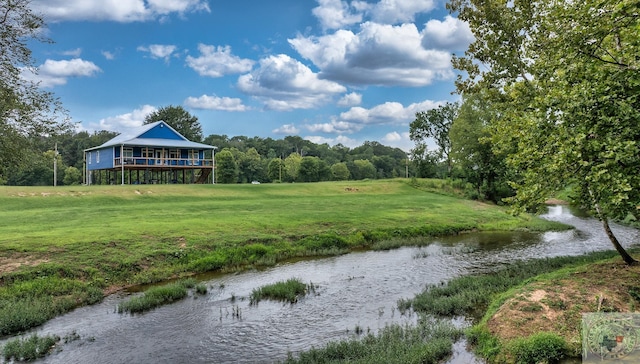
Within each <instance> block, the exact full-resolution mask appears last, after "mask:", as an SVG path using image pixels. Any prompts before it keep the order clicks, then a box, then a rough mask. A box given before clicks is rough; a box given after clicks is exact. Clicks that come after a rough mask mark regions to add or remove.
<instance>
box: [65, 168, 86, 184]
mask: <svg viewBox="0 0 640 364" xmlns="http://www.w3.org/2000/svg"><path fill="white" fill-rule="evenodd" d="M80 182H82V173H81V172H80V170H79V169H78V168H76V167H74V166H70V167H67V168H66V169H65V170H64V177H63V178H62V183H64V184H65V185H66V186H71V185H79V184H80Z"/></svg>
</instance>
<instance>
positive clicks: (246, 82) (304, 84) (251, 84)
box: [238, 54, 346, 111]
mask: <svg viewBox="0 0 640 364" xmlns="http://www.w3.org/2000/svg"><path fill="white" fill-rule="evenodd" d="M238 88H239V89H240V90H241V91H242V92H244V93H246V94H248V95H251V96H254V97H256V98H257V99H259V100H260V101H262V102H263V103H264V104H265V106H266V108H267V109H270V110H278V111H287V110H293V109H310V108H314V107H317V106H320V105H322V104H324V103H326V102H328V101H329V100H330V99H331V97H332V96H333V95H335V94H339V93H343V92H345V91H346V88H345V87H344V86H342V85H340V84H338V83H335V82H332V81H327V80H321V79H319V78H318V75H317V74H315V73H313V71H311V69H309V67H307V66H305V65H303V64H302V63H300V62H299V61H297V60H295V59H293V58H291V57H289V56H287V55H284V54H280V55H277V56H269V57H267V58H263V59H261V60H260V66H259V67H258V69H256V70H254V71H252V72H251V73H249V74H246V75H242V76H240V77H239V78H238Z"/></svg>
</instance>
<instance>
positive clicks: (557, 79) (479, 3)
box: [449, 0, 640, 264]
mask: <svg viewBox="0 0 640 364" xmlns="http://www.w3.org/2000/svg"><path fill="white" fill-rule="evenodd" d="M449 8H450V10H452V11H456V12H458V13H459V18H460V19H462V20H464V21H467V22H468V23H469V25H470V27H471V30H472V31H473V33H474V35H475V37H476V41H475V42H474V43H472V44H471V45H470V47H469V49H468V50H467V52H466V54H465V57H462V58H456V59H454V64H455V65H456V67H457V68H459V69H461V70H464V71H467V72H468V77H467V78H466V79H462V78H461V79H459V82H458V88H459V90H460V91H461V92H469V91H473V90H474V89H478V88H483V89H485V90H487V91H488V92H490V93H491V94H492V97H493V101H494V102H495V105H499V107H498V110H497V111H498V113H499V115H500V117H498V118H496V120H495V122H494V124H493V126H492V134H493V141H494V142H495V144H496V145H497V146H498V147H500V148H501V150H503V151H505V152H507V153H508V162H509V164H510V166H511V167H512V168H513V169H514V171H516V172H517V173H518V176H519V178H518V179H517V180H514V183H513V186H514V187H515V188H516V190H517V194H516V196H515V197H514V198H513V199H512V202H513V203H514V205H515V206H516V207H517V208H520V209H524V208H534V207H537V206H540V205H541V204H542V202H543V201H544V199H545V198H547V197H549V196H552V195H553V193H554V192H555V191H557V190H560V189H562V188H564V187H565V186H572V187H573V189H574V191H575V196H574V199H575V201H576V202H578V203H579V204H580V205H582V206H583V207H585V208H588V209H589V210H591V211H592V212H593V213H594V214H595V215H596V216H597V217H598V218H599V219H600V220H601V221H602V224H603V227H604V230H605V232H606V233H607V235H608V237H609V239H610V240H611V242H612V244H613V246H614V247H615V248H616V250H617V251H618V252H619V253H620V255H621V256H622V258H623V259H624V261H625V262H627V263H628V264H632V263H635V260H634V259H633V258H632V257H631V256H630V255H629V254H628V253H627V252H626V251H625V249H624V248H623V247H622V246H621V245H620V243H619V242H618V240H617V239H616V237H615V235H614V234H613V232H612V231H611V229H610V227H609V220H610V219H612V218H623V217H625V216H628V215H633V216H635V218H640V209H639V206H640V188H638V186H640V173H638V171H639V170H640V144H639V143H640V68H639V66H640V58H639V57H638V54H640V37H639V36H638V30H639V29H640V14H639V10H638V9H639V8H638V2H637V0H581V1H556V0H540V1H534V0H516V1H485V0H451V1H450V3H449ZM483 66H486V67H485V68H483Z"/></svg>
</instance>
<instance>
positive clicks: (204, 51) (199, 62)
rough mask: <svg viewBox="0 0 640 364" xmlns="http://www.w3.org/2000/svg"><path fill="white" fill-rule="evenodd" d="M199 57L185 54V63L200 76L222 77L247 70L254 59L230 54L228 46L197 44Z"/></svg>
mask: <svg viewBox="0 0 640 364" xmlns="http://www.w3.org/2000/svg"><path fill="white" fill-rule="evenodd" d="M198 50H199V51H200V56H199V57H192V56H187V65H188V66H189V67H191V68H193V69H194V70H195V71H196V72H198V74H199V75H201V76H209V77H222V76H224V75H228V74H233V73H243V72H249V71H250V70H251V68H252V67H253V64H254V63H255V62H254V61H252V60H250V59H242V58H240V57H238V56H234V55H233V54H231V47H230V46H224V47H222V46H218V47H216V46H213V45H206V44H199V45H198Z"/></svg>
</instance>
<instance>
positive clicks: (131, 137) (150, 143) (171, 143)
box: [85, 121, 216, 150]
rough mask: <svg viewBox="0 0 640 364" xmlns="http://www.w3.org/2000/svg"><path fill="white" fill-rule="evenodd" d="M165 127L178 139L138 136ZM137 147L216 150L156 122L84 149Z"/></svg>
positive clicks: (165, 124) (162, 123) (161, 122)
mask: <svg viewBox="0 0 640 364" xmlns="http://www.w3.org/2000/svg"><path fill="white" fill-rule="evenodd" d="M157 126H161V127H167V128H169V130H171V131H172V132H173V133H174V134H175V136H176V137H178V138H179V139H164V138H163V139H160V138H144V137H143V138H141V137H140V136H141V135H143V134H145V133H146V132H148V131H149V130H151V129H153V128H155V127H157ZM120 145H122V146H139V147H166V148H181V149H216V147H214V146H211V145H208V144H202V143H196V142H192V141H189V140H188V139H187V138H185V137H184V136H182V134H180V133H178V132H177V131H176V130H175V129H174V128H172V127H171V126H170V125H169V124H167V123H165V122H164V121H157V122H155V123H151V124H145V125H142V126H139V127H137V128H131V129H129V130H127V131H126V132H124V133H121V134H120V135H118V136H116V137H115V138H113V139H111V140H109V141H107V142H105V143H104V144H102V145H99V146H97V147H93V148H89V149H85V150H96V149H102V148H107V147H112V146H120Z"/></svg>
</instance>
